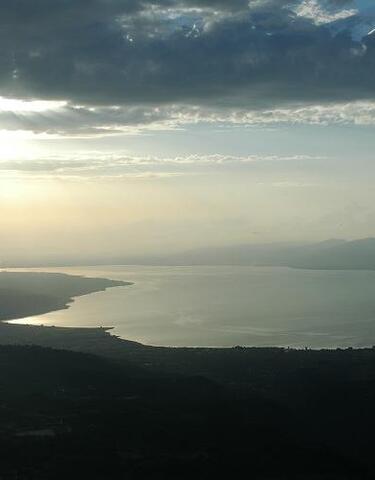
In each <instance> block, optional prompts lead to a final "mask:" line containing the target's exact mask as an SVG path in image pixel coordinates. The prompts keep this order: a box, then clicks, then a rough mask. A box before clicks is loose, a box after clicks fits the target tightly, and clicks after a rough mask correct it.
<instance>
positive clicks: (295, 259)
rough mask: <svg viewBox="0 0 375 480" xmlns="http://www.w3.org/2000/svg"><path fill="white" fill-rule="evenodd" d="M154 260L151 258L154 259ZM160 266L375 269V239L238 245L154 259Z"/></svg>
mask: <svg viewBox="0 0 375 480" xmlns="http://www.w3.org/2000/svg"><path fill="white" fill-rule="evenodd" d="M150 260H151V259H150ZM154 262H155V263H156V264H158V265H168V264H169V265H249V266H251V265H253V266H285V267H294V268H307V269H309V268H312V269H336V270H344V269H361V270H364V269H368V270H375V238H366V239H361V240H352V241H346V240H341V239H331V240H326V241H323V242H318V243H308V244H297V243H277V244H266V245H237V246H226V247H212V248H203V249H196V250H190V251H188V252H185V253H182V254H179V255H171V256H169V257H163V258H162V257H159V259H154Z"/></svg>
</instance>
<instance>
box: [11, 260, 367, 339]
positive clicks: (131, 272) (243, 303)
mask: <svg viewBox="0 0 375 480" xmlns="http://www.w3.org/2000/svg"><path fill="white" fill-rule="evenodd" d="M30 270H32V271H38V270H39V271H53V272H64V273H69V274H75V275H86V276H90V277H92V276H95V277H104V278H110V279H114V280H125V281H131V282H134V285H132V286H126V287H118V288H111V289H109V290H107V291H105V292H99V293H94V294H91V295H87V296H83V297H78V298H76V299H75V301H74V303H73V304H72V305H71V306H70V308H69V309H67V310H62V311H58V312H51V313H48V314H45V315H41V316H36V317H30V318H27V319H22V320H17V321H15V322H14V323H30V324H35V325H39V324H43V325H56V326H79V327H82V326H86V327H91V326H100V325H102V326H114V327H115V329H114V333H115V334H116V335H119V336H121V337H123V338H126V339H129V340H135V341H139V342H142V343H145V344H150V345H151V344H152V345H165V346H234V345H251V346H292V347H305V346H307V347H312V348H322V347H338V346H341V347H347V346H353V347H361V346H369V345H373V344H375V272H369V271H321V270H293V269H289V268H268V267H267V268H261V267H237V266H236V267H221V266H220V267H144V266H99V267H74V268H53V269H52V268H48V269H47V268H44V269H30Z"/></svg>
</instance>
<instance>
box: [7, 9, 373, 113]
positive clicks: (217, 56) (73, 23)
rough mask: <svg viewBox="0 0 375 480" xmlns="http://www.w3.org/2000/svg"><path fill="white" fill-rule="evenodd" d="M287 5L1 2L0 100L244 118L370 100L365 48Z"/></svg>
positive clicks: (368, 45) (369, 58)
mask: <svg viewBox="0 0 375 480" xmlns="http://www.w3.org/2000/svg"><path fill="white" fill-rule="evenodd" d="M298 4H301V1H296V0H294V1H286V0H285V1H284V0H263V1H259V0H253V1H251V2H250V4H249V2H248V1H247V0H246V1H245V0H231V1H228V0H189V1H188V0H186V1H183V0H158V1H151V0H143V1H140V0H54V2H52V3H51V1H50V0H34V1H33V2H30V0H12V2H5V1H0V93H1V94H2V95H6V96H12V97H37V98H46V99H48V98H53V99H66V100H68V101H71V102H72V103H74V104H84V105H89V104H91V105H114V104H118V105H120V104H122V105H137V106H141V105H146V104H160V103H181V104H208V105H209V104H211V105H212V104H215V105H223V106H228V105H230V106H235V105H241V106H244V105H249V106H252V107H253V108H261V107H264V106H267V105H269V104H273V105H275V104H282V103H288V102H311V101H316V100H319V101H336V100H338V101H341V100H351V99H366V98H367V99H368V98H373V95H374V93H375V92H374V90H375V87H374V82H373V78H374V73H375V72H374V67H375V55H374V52H375V39H374V38H372V37H368V38H367V39H365V40H364V41H363V42H362V43H363V44H360V43H359V42H357V41H354V40H353V39H352V37H351V36H350V35H349V34H348V33H347V32H345V29H344V30H341V31H340V34H338V35H333V34H332V32H331V31H330V29H329V28H328V27H327V26H326V25H320V26H318V25H315V24H314V22H313V20H311V19H307V18H304V17H298V16H297V15H296V14H295V13H294V10H293V9H294V8H295V7H296V6H298ZM249 5H250V6H249ZM322 5H323V7H324V5H325V6H327V5H331V7H333V6H334V7H335V8H342V7H346V6H347V5H350V2H346V1H343V0H327V1H326V2H325V4H322ZM197 9H198V10H197ZM374 26H375V25H374ZM139 108H141V107H139ZM138 113H139V112H138Z"/></svg>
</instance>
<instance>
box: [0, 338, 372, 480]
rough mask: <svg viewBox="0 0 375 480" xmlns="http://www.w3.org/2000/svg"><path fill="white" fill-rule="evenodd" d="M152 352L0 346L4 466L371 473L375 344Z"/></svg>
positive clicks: (98, 472)
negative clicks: (115, 357) (110, 355)
mask: <svg viewBox="0 0 375 480" xmlns="http://www.w3.org/2000/svg"><path fill="white" fill-rule="evenodd" d="M148 355H149V361H148V362H145V357H143V358H142V357H141V356H138V357H133V359H132V360H131V361H130V360H129V361H126V360H124V359H123V360H122V361H121V362H119V361H116V362H114V361H112V360H108V359H104V358H100V357H96V356H92V355H87V354H82V353H76V352H68V351H58V350H51V349H44V348H40V347H20V346H18V347H17V346H8V347H6V346H3V347H0V371H1V376H0V392H1V402H0V478H2V479H6V480H8V479H9V480H10V479H15V478H17V479H24V480H29V479H30V480H31V479H33V480H34V479H35V480H41V479H49V480H50V479H66V478H73V479H76V478H77V479H86V478H87V479H90V480H91V479H94V480H95V479H120V478H124V479H146V478H147V479H149V478H153V479H192V478H194V479H211V478H219V477H220V478H223V476H224V478H225V477H226V478H239V477H242V476H246V478H253V479H267V480H276V479H277V480H279V479H288V480H290V479H295V480H297V479H298V480H300V479H306V480H307V479H309V480H311V479H316V480H317V479H319V480H323V479H324V480H334V479H337V480H339V479H340V480H345V479H353V480H354V479H355V480H360V479H370V478H374V475H375V460H374V457H373V432H374V427H375V412H374V410H373V404H374V400H375V352H374V351H373V350H360V351H359V350H358V351H356V350H345V351H335V352H312V351H290V350H282V349H239V348H237V349H228V350H213V351H210V350H198V351H195V350H191V349H183V350H179V349H178V351H177V353H176V351H174V350H173V349H164V350H163V351H160V350H159V349H155V351H154V352H153V353H152V356H153V358H154V361H153V364H151V363H152V362H151V361H150V359H151V357H150V355H151V354H150V353H149V354H148ZM158 356H159V357H160V362H159V364H158V365H156V364H157V363H158V362H157V358H158ZM129 358H130V357H129ZM169 367H171V368H169ZM177 370H179V371H180V372H182V371H184V373H177ZM199 372H201V373H200V374H199Z"/></svg>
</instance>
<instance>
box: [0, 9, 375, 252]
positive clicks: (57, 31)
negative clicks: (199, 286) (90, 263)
mask: <svg viewBox="0 0 375 480" xmlns="http://www.w3.org/2000/svg"><path fill="white" fill-rule="evenodd" d="M0 27H1V28H0V36H1V42H0V58H1V62H0V215H1V221H2V228H1V231H0V246H1V257H2V259H3V260H4V261H8V260H9V259H23V258H28V259H31V258H38V259H39V258H41V259H42V258H71V257H77V258H78V257H80V256H81V257H84V256H87V257H92V258H95V257H103V256H104V257H108V258H110V257H111V256H118V255H124V256H129V255H143V254H150V253H165V252H170V251H179V250H184V249H190V248H195V247H200V246H208V245H215V246H216V245H228V244H243V243H264V242H267V243H268V242H274V241H277V242H279V241H311V240H312V241H319V240H324V239H327V238H360V237H367V236H375V190H374V187H373V185H374V184H375V183H374V181H375V166H374V161H373V152H374V147H375V135H374V125H375V98H374V91H375V82H374V74H375V30H374V29H375V6H374V4H373V1H370V0H358V1H346V0H298V1H297V0H250V1H249V0H231V1H230V2H229V1H227V0H155V1H154V0H55V1H54V2H53V7H52V8H51V3H50V1H48V0H34V1H33V2H30V1H29V0H18V1H14V2H6V1H4V0H0ZM0 261H1V258H0Z"/></svg>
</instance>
